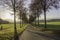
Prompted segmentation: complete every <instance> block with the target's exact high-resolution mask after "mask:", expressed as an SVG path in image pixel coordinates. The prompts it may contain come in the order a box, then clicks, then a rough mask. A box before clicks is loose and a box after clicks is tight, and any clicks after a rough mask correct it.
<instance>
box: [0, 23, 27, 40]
mask: <svg viewBox="0 0 60 40" xmlns="http://www.w3.org/2000/svg"><path fill="white" fill-rule="evenodd" d="M16 25H17V32H18V34H19V33H21V32H22V31H23V30H24V29H25V28H26V26H27V25H26V24H23V25H20V24H16ZM2 28H3V29H2V30H0V40H11V39H12V38H13V36H14V24H2Z"/></svg>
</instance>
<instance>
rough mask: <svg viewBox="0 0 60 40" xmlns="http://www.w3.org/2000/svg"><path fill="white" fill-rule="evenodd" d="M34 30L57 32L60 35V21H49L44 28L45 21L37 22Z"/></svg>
mask: <svg viewBox="0 0 60 40" xmlns="http://www.w3.org/2000/svg"><path fill="white" fill-rule="evenodd" d="M34 30H39V31H44V32H46V33H50V34H56V35H58V36H60V22H47V28H46V29H45V28H44V22H41V23H39V26H38V23H36V25H35V27H34Z"/></svg>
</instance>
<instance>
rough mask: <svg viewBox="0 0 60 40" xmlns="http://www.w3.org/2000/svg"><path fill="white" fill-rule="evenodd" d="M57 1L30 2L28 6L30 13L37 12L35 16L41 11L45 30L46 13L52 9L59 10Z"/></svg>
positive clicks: (40, 0) (35, 0)
mask: <svg viewBox="0 0 60 40" xmlns="http://www.w3.org/2000/svg"><path fill="white" fill-rule="evenodd" d="M59 1H60V0H38V1H37V0H32V4H31V6H30V9H31V11H32V12H35V13H36V10H37V14H38V13H39V12H41V11H42V12H44V21H45V28H46V12H47V11H48V10H49V9H51V8H52V7H54V8H59V6H58V4H59ZM32 14H33V13H32ZM40 14H41V13H40Z"/></svg>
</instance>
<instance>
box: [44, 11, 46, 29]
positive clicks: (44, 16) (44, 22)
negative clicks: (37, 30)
mask: <svg viewBox="0 0 60 40" xmlns="http://www.w3.org/2000/svg"><path fill="white" fill-rule="evenodd" d="M44 23H45V28H47V27H46V11H44Z"/></svg>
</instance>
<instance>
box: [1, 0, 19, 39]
mask: <svg viewBox="0 0 60 40" xmlns="http://www.w3.org/2000/svg"><path fill="white" fill-rule="evenodd" d="M2 1H3V2H4V3H5V5H7V6H8V7H9V10H10V9H11V10H10V11H12V12H13V13H14V40H18V39H19V38H18V34H17V28H16V12H17V11H18V9H17V6H18V4H19V2H20V0H2Z"/></svg>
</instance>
